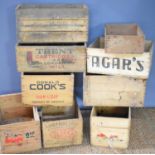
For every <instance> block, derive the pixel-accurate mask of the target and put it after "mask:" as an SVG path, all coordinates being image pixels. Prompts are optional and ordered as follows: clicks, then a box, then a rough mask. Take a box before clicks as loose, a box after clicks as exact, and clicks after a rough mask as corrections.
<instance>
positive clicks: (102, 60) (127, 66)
mask: <svg viewBox="0 0 155 155" xmlns="http://www.w3.org/2000/svg"><path fill="white" fill-rule="evenodd" d="M133 65H134V68H132V66H133ZM92 67H94V68H95V67H96V68H100V67H102V68H104V69H116V70H127V71H132V70H134V69H136V71H138V72H142V71H144V61H141V60H137V59H136V57H132V58H131V59H120V58H110V57H99V56H92Z"/></svg>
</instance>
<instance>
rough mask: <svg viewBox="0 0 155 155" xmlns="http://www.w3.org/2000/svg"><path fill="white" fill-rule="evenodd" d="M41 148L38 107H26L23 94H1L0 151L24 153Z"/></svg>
mask: <svg viewBox="0 0 155 155" xmlns="http://www.w3.org/2000/svg"><path fill="white" fill-rule="evenodd" d="M40 148H41V133H40V120H39V115H38V112H37V109H36V108H34V107H33V108H32V107H24V105H23V104H22V103H21V94H9V95H1V96H0V152H1V153H22V152H27V151H34V150H38V149H40Z"/></svg>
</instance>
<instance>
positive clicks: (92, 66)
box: [87, 37, 153, 79]
mask: <svg viewBox="0 0 155 155" xmlns="http://www.w3.org/2000/svg"><path fill="white" fill-rule="evenodd" d="M104 48H105V46H104V38H103V37H101V38H98V39H97V40H96V41H95V42H94V43H93V44H91V45H90V46H89V47H88V49H87V72H88V73H95V74H108V75H123V76H128V77H134V78H138V79H147V78H148V77H149V72H150V68H151V63H152V53H153V46H152V42H151V41H148V40H146V41H145V52H144V53H139V54H135V53H133V54H125V53H124V54H116V53H106V52H105V49H104Z"/></svg>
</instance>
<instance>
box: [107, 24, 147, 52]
mask: <svg viewBox="0 0 155 155" xmlns="http://www.w3.org/2000/svg"><path fill="white" fill-rule="evenodd" d="M144 40H145V39H144V34H143V32H142V31H141V29H140V27H139V26H138V25H136V24H107V25H106V27H105V51H106V52H107V53H143V52H144Z"/></svg>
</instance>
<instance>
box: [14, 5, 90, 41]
mask: <svg viewBox="0 0 155 155" xmlns="http://www.w3.org/2000/svg"><path fill="white" fill-rule="evenodd" d="M16 18H17V24H16V25H17V39H18V42H20V43H39V42H40V43H48V42H56V43H57V42H59V43H60V42H66V43H71V42H87V40H88V8H87V7H86V6H85V5H77V4H74V5H73V4H64V5H58V4H52V5H19V6H17V10H16Z"/></svg>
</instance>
